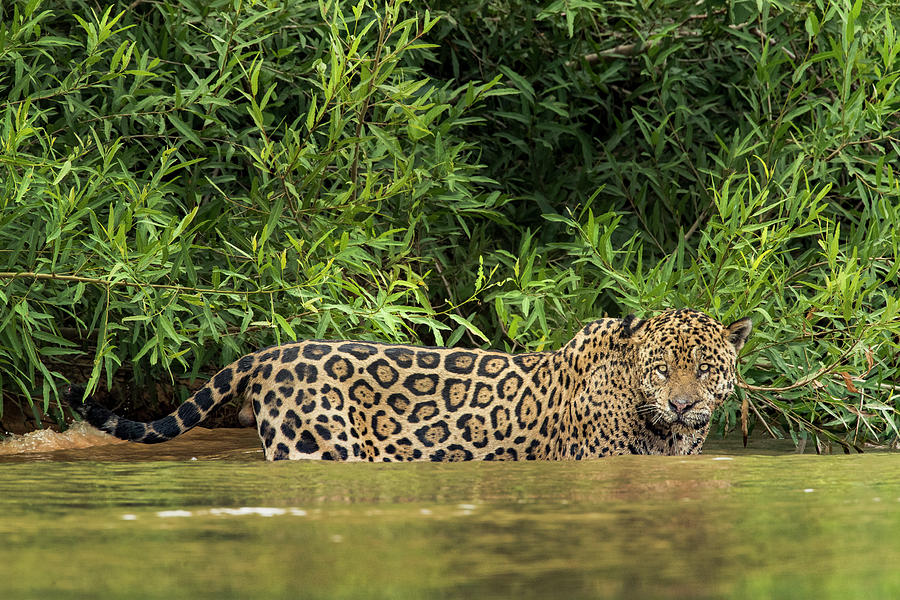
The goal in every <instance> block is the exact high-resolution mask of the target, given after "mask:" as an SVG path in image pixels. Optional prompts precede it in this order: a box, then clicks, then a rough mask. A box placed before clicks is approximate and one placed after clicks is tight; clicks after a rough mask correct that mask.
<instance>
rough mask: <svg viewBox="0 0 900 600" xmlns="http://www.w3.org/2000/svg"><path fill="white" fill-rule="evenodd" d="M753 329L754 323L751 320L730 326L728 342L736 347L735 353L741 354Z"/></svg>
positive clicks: (737, 322)
mask: <svg viewBox="0 0 900 600" xmlns="http://www.w3.org/2000/svg"><path fill="white" fill-rule="evenodd" d="M752 329H753V321H751V320H750V319H741V320H740V321H735V322H734V323H732V324H731V325H729V326H728V341H729V342H731V345H732V346H734V350H735V352H740V351H741V348H743V347H744V342H746V341H747V338H748V337H750V331H751V330H752Z"/></svg>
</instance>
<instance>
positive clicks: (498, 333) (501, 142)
mask: <svg viewBox="0 0 900 600" xmlns="http://www.w3.org/2000/svg"><path fill="white" fill-rule="evenodd" d="M126 8H127V10H126ZM429 8H430V11H429V10H427V9H426V8H425V6H424V5H420V4H413V3H405V2H403V1H401V0H394V1H388V2H385V3H374V2H365V1H363V2H360V3H358V4H356V3H342V2H336V1H331V2H324V1H323V2H320V3H318V4H306V3H304V4H298V3H280V2H267V3H262V2H254V1H252V0H238V1H236V2H233V1H229V2H223V1H214V2H202V3H201V2H193V1H191V0H168V1H165V2H159V3H133V4H128V5H126V4H121V5H114V6H112V7H109V8H106V7H104V8H103V9H102V12H101V11H100V10H98V9H97V8H96V6H95V5H94V4H91V3H87V2H82V1H79V0H70V1H65V0H55V1H50V0H48V1H45V2H39V1H38V0H30V1H27V2H25V1H14V2H13V3H12V4H11V5H10V6H7V7H5V8H2V9H0V89H2V90H3V92H4V93H3V94H0V111H2V119H0V143H2V149H0V169H2V173H3V174H2V176H0V179H2V182H0V190H2V191H0V202H2V212H0V240H2V250H3V251H2V253H0V262H2V263H3V264H2V265H0V270H2V271H3V272H2V273H0V279H2V285H0V302H2V307H0V376H2V381H0V385H2V389H3V393H4V398H5V399H6V400H7V401H13V402H16V403H19V404H23V405H33V404H32V403H33V402H34V400H33V399H32V397H33V396H38V397H40V396H42V401H39V402H38V403H37V405H36V408H41V409H43V410H45V411H46V410H48V409H50V408H51V407H52V405H55V404H56V403H57V402H58V401H57V395H56V394H57V391H56V390H57V387H58V386H59V385H60V384H61V383H62V382H63V381H64V380H65V379H66V378H68V377H71V376H72V375H70V372H69V370H68V369H70V368H71V366H72V364H73V363H75V364H77V363H79V361H81V362H83V363H85V367H86V369H87V370H88V372H89V374H90V380H91V384H92V385H93V384H103V385H107V386H109V385H111V383H112V377H113V374H114V373H116V372H117V370H120V368H121V370H120V372H122V371H124V372H127V373H128V374H129V376H131V373H133V377H134V378H135V380H136V381H137V383H139V384H142V385H147V384H148V383H149V382H152V381H159V380H162V379H171V378H173V377H174V378H176V380H178V381H181V378H182V377H194V376H197V375H199V374H200V372H201V370H203V371H204V372H205V373H208V372H209V371H210V370H211V369H214V368H215V366H216V365H221V364H223V363H225V362H228V361H230V360H232V359H233V358H234V357H236V356H237V355H239V354H241V353H243V352H245V351H247V350H249V349H251V348H253V347H255V346H258V345H262V344H267V343H274V342H279V341H282V340H285V339H294V338H295V337H311V336H314V337H353V338H377V339H385V340H392V341H416V342H423V343H438V344H456V343H462V344H466V345H492V346H494V347H505V348H507V349H510V350H522V349H545V348H550V347H553V346H555V345H557V344H559V343H561V342H562V341H563V340H565V339H567V338H568V337H569V336H570V335H571V334H572V332H573V331H574V330H576V329H577V328H578V327H580V326H581V325H583V324H584V323H585V322H586V321H589V320H591V319H593V318H596V317H599V316H602V315H604V314H612V315H616V316H618V315H621V314H626V313H628V312H638V313H642V314H650V313H653V312H656V311H658V310H660V309H663V308H667V307H672V306H694V307H696V308H699V309H703V310H706V311H707V312H709V313H710V314H711V315H713V316H715V317H717V318H719V319H721V320H723V321H728V320H733V319H736V318H739V317H741V316H751V317H752V318H753V319H754V323H755V333H754V335H753V337H751V341H750V343H749V345H748V347H747V349H746V350H745V351H744V358H743V362H744V365H743V368H742V372H743V374H744V378H745V380H746V386H745V388H744V390H743V393H742V394H740V395H739V397H738V398H736V399H735V400H734V401H733V402H731V403H729V405H727V406H726V408H725V410H724V411H722V414H721V417H720V421H719V424H720V431H722V432H724V431H726V430H728V429H730V428H732V427H734V426H735V425H736V424H738V423H740V424H741V425H742V427H743V429H744V431H745V433H746V432H747V430H748V428H749V427H753V426H757V425H758V426H760V427H763V428H765V429H768V430H770V431H771V432H772V433H773V434H775V435H785V434H789V435H791V436H793V437H794V438H795V440H798V441H800V440H801V439H802V440H805V439H806V438H807V437H808V436H809V435H812V436H813V438H814V439H815V441H816V442H817V448H818V447H819V446H820V445H827V444H828V443H829V442H832V441H834V442H837V443H839V444H841V445H843V446H844V447H850V446H861V445H862V444H863V443H864V442H867V441H868V442H876V443H894V442H896V441H897V440H898V438H900V435H898V429H897V426H898V422H900V419H898V414H897V409H898V399H900V395H898V389H900V388H898V387H897V386H898V385H900V384H898V379H900V378H898V372H900V361H898V358H897V356H898V347H900V343H898V337H897V336H898V333H900V316H898V300H900V293H898V285H897V281H898V276H897V271H898V260H897V258H898V247H900V234H898V230H900V229H898V225H900V216H898V204H900V203H898V198H900V184H898V181H897V177H896V156H897V154H898V146H900V144H898V142H900V118H898V115H900V95H898V93H897V89H896V88H897V81H898V76H900V68H898V64H900V63H898V54H900V40H898V38H897V35H896V32H895V29H894V24H895V22H896V21H897V14H896V11H895V9H894V8H892V5H890V4H887V3H885V4H879V3H864V2H863V1H862V0H859V1H857V2H855V3H852V4H850V3H846V4H842V3H821V2H820V3H811V4H803V5H795V4H792V3H778V2H767V3H756V2H752V3H751V2H734V3H731V4H729V5H727V6H725V7H723V8H713V7H712V5H710V4H709V3H707V4H703V3H701V4H699V5H698V4H696V3H694V2H685V1H683V0H664V1H662V2H656V3H637V4H635V3H612V2H593V1H590V0H586V1H580V2H562V1H560V2H553V3H550V5H549V6H543V5H541V4H538V3H528V2H522V1H516V0H506V1H498V0H470V2H468V3H467V4H461V3H459V2H452V3H451V2H441V1H440V0H438V1H437V2H432V3H431V4H430V5H429ZM4 98H5V100H4ZM123 367H124V368H123ZM161 371H168V374H164V373H162V372H161ZM184 393H186V390H182V394H184ZM0 407H2V405H0ZM823 447H824V446H823Z"/></svg>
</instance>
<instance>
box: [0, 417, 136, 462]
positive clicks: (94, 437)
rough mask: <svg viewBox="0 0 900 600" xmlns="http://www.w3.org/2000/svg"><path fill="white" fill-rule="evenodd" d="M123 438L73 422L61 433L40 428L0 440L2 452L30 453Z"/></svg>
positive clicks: (88, 446) (69, 448)
mask: <svg viewBox="0 0 900 600" xmlns="http://www.w3.org/2000/svg"><path fill="white" fill-rule="evenodd" d="M118 443H122V440H119V439H116V438H115V437H113V436H111V435H109V434H108V433H104V432H102V431H100V430H99V429H95V428H94V427H91V426H90V425H88V424H87V423H84V422H78V423H73V424H72V426H71V427H69V429H68V430H66V431H64V432H62V433H60V432H58V431H52V430H50V429H39V430H37V431H32V432H30V433H26V434H24V435H13V436H12V437H10V438H8V439H5V440H3V441H0V454H29V453H34V452H53V451H55V450H74V449H80V448H90V447H92V446H101V445H105V444H118Z"/></svg>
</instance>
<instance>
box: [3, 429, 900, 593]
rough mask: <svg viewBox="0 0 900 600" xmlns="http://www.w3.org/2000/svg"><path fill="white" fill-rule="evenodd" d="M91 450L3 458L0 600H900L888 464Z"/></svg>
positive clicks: (897, 478)
mask: <svg viewBox="0 0 900 600" xmlns="http://www.w3.org/2000/svg"><path fill="white" fill-rule="evenodd" d="M82 434H83V435H82ZM88 435H95V434H91V433H90V432H89V431H87V430H84V431H81V432H79V431H77V430H76V431H75V432H74V433H73V434H71V439H70V440H68V441H65V440H59V439H54V440H53V444H51V445H50V446H42V445H41V443H39V442H38V441H36V440H34V439H32V440H30V441H29V440H26V439H25V438H16V439H15V440H13V442H14V443H18V444H20V445H19V447H18V450H11V448H12V446H11V445H10V444H11V442H4V443H2V444H0V453H3V452H6V453H5V454H3V455H0V540H2V543H0V597H2V598H4V599H5V598H10V599H13V598H42V599H43V598H89V597H96V598H136V599H140V598H166V599H171V598H217V599H218V598H265V599H267V600H271V599H273V598H347V599H351V598H352V599H358V598H410V599H412V598H516V599H519V598H754V599H755V598H842V599H843V598H895V597H900V570H898V568H897V565H900V455H898V454H887V453H882V454H865V455H854V456H824V457H819V456H809V455H804V456H798V455H793V454H787V453H784V450H785V449H784V448H783V447H776V448H772V447H764V448H759V447H756V448H750V449H748V450H744V449H743V448H735V447H733V446H730V445H723V444H722V443H712V444H711V445H710V446H709V447H708V448H707V449H706V452H707V453H708V454H705V455H702V456H699V457H687V458H683V457H620V458H608V459H602V460H597V461H584V462H579V463H518V464H499V463H465V464H426V463H418V464H340V463H322V462H283V463H275V464H273V463H266V462H264V461H262V459H261V453H260V452H259V451H258V450H257V448H256V444H257V442H256V436H255V433H254V432H253V431H252V430H235V431H223V430H218V431H214V432H210V431H208V430H202V429H198V430H195V431H192V432H191V433H189V434H188V435H187V436H185V437H184V438H183V439H181V440H177V441H175V442H170V443H167V444H161V445H156V446H139V445H133V444H102V445H98V444H99V443H100V442H101V441H105V440H103V439H96V438H94V439H91V440H90V447H84V448H79V447H78V446H79V445H88V444H82V442H83V441H84V437H86V436H88ZM44 442H45V443H49V442H48V440H44ZM29 443H30V445H29ZM51 447H54V448H57V449H55V450H50V448H51ZM23 450H27V452H26V451H23ZM194 459H196V460H194Z"/></svg>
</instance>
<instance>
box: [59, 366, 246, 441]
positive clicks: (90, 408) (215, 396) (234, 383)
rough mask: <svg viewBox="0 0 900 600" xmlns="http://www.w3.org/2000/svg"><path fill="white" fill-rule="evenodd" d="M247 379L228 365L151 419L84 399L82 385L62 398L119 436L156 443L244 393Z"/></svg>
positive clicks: (95, 422) (78, 411) (178, 433)
mask: <svg viewBox="0 0 900 600" xmlns="http://www.w3.org/2000/svg"><path fill="white" fill-rule="evenodd" d="M248 379H249V377H248V375H247V374H243V375H242V376H240V377H238V378H237V379H235V377H234V369H233V365H230V366H228V367H225V368H224V369H222V370H221V371H219V373H217V374H216V375H215V376H214V377H213V378H212V379H210V380H209V381H208V382H206V385H204V386H203V387H202V388H200V389H199V390H197V391H196V392H195V393H194V395H193V396H191V397H190V398H188V399H187V400H185V401H184V403H183V404H182V405H181V406H179V407H178V408H177V409H175V410H174V411H173V412H172V413H170V414H168V415H167V416H165V417H162V418H160V419H157V420H155V421H152V422H150V423H141V422H139V421H131V420H130V419H125V418H123V417H120V416H118V415H116V414H115V413H113V412H112V411H110V410H109V409H106V408H104V407H102V406H100V405H99V404H97V403H96V402H94V400H93V398H91V397H88V398H85V400H84V403H82V402H81V399H82V398H83V397H84V386H82V385H70V386H69V387H68V388H67V389H66V391H65V392H64V393H63V400H64V401H65V402H66V403H67V404H68V405H69V406H70V407H71V408H72V410H74V411H75V412H76V413H78V414H79V415H81V417H82V418H83V419H84V420H85V421H87V422H88V423H90V424H91V425H93V426H94V427H96V428H98V429H100V430H102V431H105V432H107V433H109V434H112V435H114V436H116V437H117V438H119V439H123V440H130V441H132V442H141V443H144V444H157V443H159V442H166V441H168V440H171V439H172V438H174V437H177V436H179V435H181V434H182V433H184V432H186V431H188V430H189V429H191V428H192V427H194V426H195V425H197V424H198V423H200V422H201V421H203V419H205V418H206V416H207V415H208V414H209V413H210V411H212V409H214V408H215V407H217V406H219V405H221V404H225V403H226V402H229V401H231V399H232V398H234V397H235V395H238V396H240V395H243V393H244V388H246V385H247V380H248Z"/></svg>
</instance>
